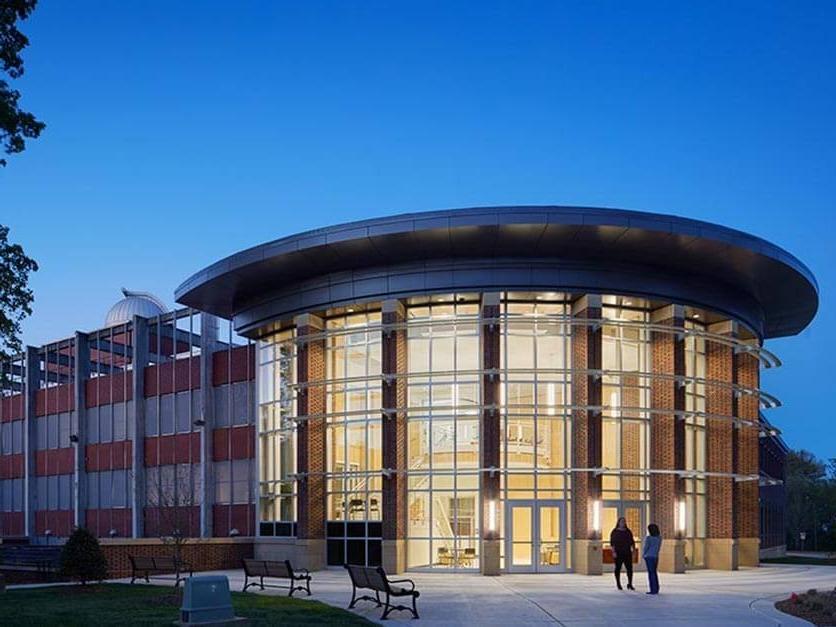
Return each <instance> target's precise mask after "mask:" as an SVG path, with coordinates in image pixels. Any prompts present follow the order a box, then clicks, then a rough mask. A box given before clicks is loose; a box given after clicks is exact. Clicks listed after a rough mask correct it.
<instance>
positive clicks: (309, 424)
mask: <svg viewBox="0 0 836 627" xmlns="http://www.w3.org/2000/svg"><path fill="white" fill-rule="evenodd" d="M320 331H321V330H320V329H318V328H316V327H312V326H300V327H297V329H296V333H297V336H298V337H299V338H300V339H301V338H303V337H304V336H306V335H310V334H315V333H319V332H320ZM297 360H298V362H297V364H298V365H297V373H298V374H297V380H298V382H299V383H311V382H322V381H324V379H325V341H324V340H314V341H310V342H302V343H300V344H299V349H298V353H297ZM296 405H297V409H298V413H299V416H308V415H312V414H322V413H324V412H325V386H324V385H310V386H306V387H301V388H299V391H298V395H297V402H296ZM296 446H297V460H296V461H297V467H298V469H299V472H300V473H303V472H309V473H311V474H309V475H308V476H307V477H306V478H304V479H303V480H301V481H299V483H298V492H299V497H298V499H299V501H298V514H297V519H298V520H297V536H298V537H299V538H311V539H319V538H324V537H325V477H324V476H323V474H322V473H324V472H325V420H324V419H323V418H315V419H312V420H306V421H304V422H302V423H300V425H299V428H298V430H297V432H296Z"/></svg>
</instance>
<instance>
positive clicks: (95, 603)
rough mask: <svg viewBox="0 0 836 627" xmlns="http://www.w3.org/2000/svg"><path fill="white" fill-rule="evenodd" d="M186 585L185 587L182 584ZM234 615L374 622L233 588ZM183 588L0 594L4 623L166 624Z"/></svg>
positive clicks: (270, 620) (259, 619) (293, 621)
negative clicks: (176, 589)
mask: <svg viewBox="0 0 836 627" xmlns="http://www.w3.org/2000/svg"><path fill="white" fill-rule="evenodd" d="M180 590H182V588H181V589H180ZM232 604H233V605H234V606H235V614H236V615H238V616H246V617H247V618H250V619H252V621H251V623H250V624H252V625H312V624H318V625H371V624H372V623H370V622H369V621H367V620H366V619H364V618H362V617H360V616H356V615H354V614H352V613H350V612H347V611H345V610H341V609H338V608H335V607H331V606H329V605H325V604H323V603H319V602H318V601H304V600H302V599H291V598H288V597H280V596H266V595H263V594H253V593H243V592H233V593H232ZM179 609H180V591H179V590H178V591H175V589H174V588H172V587H171V586H167V587H163V586H148V585H135V586H131V585H128V584H118V583H113V584H103V585H98V586H88V587H87V588H82V587H81V586H56V587H52V588H34V589H28V590H9V591H7V592H6V593H5V594H0V616H2V619H0V623H2V624H3V626H4V627H7V626H8V627H11V626H12V625H27V626H31V625H44V626H49V625H54V626H56V627H58V626H59V625H60V626H61V627H71V626H72V627H74V626H79V627H82V626H84V627H87V626H89V625H93V626H95V627H105V626H107V625H119V626H120V627H124V626H126V625H167V626H170V625H171V623H172V621H174V620H176V619H177V618H178V617H179Z"/></svg>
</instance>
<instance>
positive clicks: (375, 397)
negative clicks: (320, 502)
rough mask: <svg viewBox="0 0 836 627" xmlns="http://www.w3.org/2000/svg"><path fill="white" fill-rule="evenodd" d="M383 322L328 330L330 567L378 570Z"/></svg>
mask: <svg viewBox="0 0 836 627" xmlns="http://www.w3.org/2000/svg"><path fill="white" fill-rule="evenodd" d="M380 322H381V317H380V312H378V311H376V312H367V313H356V314H348V315H345V316H340V317H335V318H330V319H329V320H328V321H327V322H326V330H327V340H326V344H325V374H326V378H327V381H328V383H327V386H326V413H327V419H326V449H327V452H326V472H327V473H328V475H327V484H326V489H327V509H328V512H327V520H328V523H327V535H328V563H329V564H343V563H345V562H347V563H349V564H363V565H379V564H380V543H381V541H380V538H381V535H382V529H381V524H380V522H375V521H380V519H381V512H382V496H381V490H382V487H383V486H382V482H383V479H382V477H381V475H380V470H381V468H382V461H383V451H382V448H381V446H382V443H381V424H382V423H381V352H380V351H381V329H380Z"/></svg>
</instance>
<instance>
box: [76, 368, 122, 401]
mask: <svg viewBox="0 0 836 627" xmlns="http://www.w3.org/2000/svg"><path fill="white" fill-rule="evenodd" d="M132 386H133V371H128V372H118V373H116V374H112V375H108V376H105V377H96V378H95V379H88V380H87V381H86V382H85V383H84V390H85V391H84V393H85V404H86V405H87V407H98V406H99V405H110V404H111V403H121V402H123V401H129V400H131V399H132V398H133V387H132Z"/></svg>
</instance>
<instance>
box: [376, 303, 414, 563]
mask: <svg viewBox="0 0 836 627" xmlns="http://www.w3.org/2000/svg"><path fill="white" fill-rule="evenodd" d="M382 313H383V337H382V346H381V370H382V374H383V381H382V382H381V385H382V386H383V388H382V391H381V400H382V403H383V418H382V419H383V426H382V439H383V468H384V469H389V470H394V471H395V472H394V473H391V474H390V475H389V476H388V477H387V476H386V475H384V477H383V568H385V569H386V572H387V573H402V572H403V571H405V570H406V525H407V518H406V512H407V493H406V487H407V483H408V481H409V477H408V476H407V475H406V473H405V472H404V471H406V470H407V458H406V441H407V422H406V421H407V416H406V411H405V409H406V406H407V396H406V389H407V388H406V384H407V382H406V379H405V378H404V377H403V376H387V375H405V374H406V372H407V336H406V329H404V328H403V327H402V326H401V328H388V326H387V325H402V323H403V322H405V321H406V310H405V309H404V306H403V303H401V302H400V301H399V300H386V301H383V312H382Z"/></svg>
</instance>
